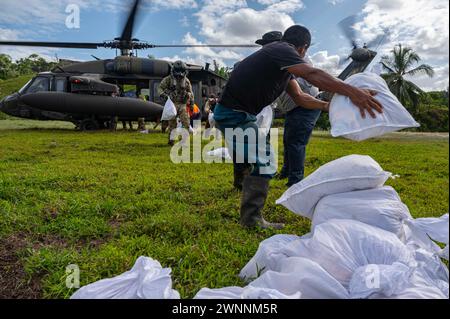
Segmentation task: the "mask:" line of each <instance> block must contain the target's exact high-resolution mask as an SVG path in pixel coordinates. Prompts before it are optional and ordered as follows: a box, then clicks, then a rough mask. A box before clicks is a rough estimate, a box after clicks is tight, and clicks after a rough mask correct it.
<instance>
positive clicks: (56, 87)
mask: <svg viewBox="0 0 450 319" xmlns="http://www.w3.org/2000/svg"><path fill="white" fill-rule="evenodd" d="M53 81H54V84H53V91H56V92H67V79H66V78H54V80H53Z"/></svg>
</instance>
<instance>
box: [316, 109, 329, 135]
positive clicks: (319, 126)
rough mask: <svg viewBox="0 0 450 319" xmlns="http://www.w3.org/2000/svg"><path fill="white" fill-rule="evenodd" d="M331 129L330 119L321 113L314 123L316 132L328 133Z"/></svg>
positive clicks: (324, 113)
mask: <svg viewBox="0 0 450 319" xmlns="http://www.w3.org/2000/svg"><path fill="white" fill-rule="evenodd" d="M330 129H331V124H330V118H329V117H328V113H326V112H322V114H320V117H319V119H318V120H317V123H316V130H323V131H329V130H330Z"/></svg>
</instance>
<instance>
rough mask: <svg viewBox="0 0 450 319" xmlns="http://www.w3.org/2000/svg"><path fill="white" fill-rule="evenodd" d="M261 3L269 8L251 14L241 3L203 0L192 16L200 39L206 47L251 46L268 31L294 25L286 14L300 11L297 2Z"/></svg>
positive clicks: (282, 29)
mask: <svg viewBox="0 0 450 319" xmlns="http://www.w3.org/2000/svg"><path fill="white" fill-rule="evenodd" d="M265 3H267V4H269V3H270V4H269V5H268V6H266V7H265V8H264V9H262V10H255V9H253V8H249V7H248V6H247V3H246V2H245V1H241V0H229V1H220V2H219V1H213V0H206V1H204V6H203V7H202V8H201V9H200V11H199V12H198V13H196V14H195V15H196V16H197V17H198V19H199V22H200V26H199V29H200V31H199V32H200V35H202V36H204V37H205V39H206V41H207V42H209V43H221V44H226V43H254V41H256V39H259V38H260V37H261V36H262V35H263V34H264V33H266V32H268V31H276V30H278V31H284V30H285V29H287V28H288V27H289V26H291V25H293V24H295V23H294V20H293V19H292V17H291V16H290V15H289V14H291V13H293V12H295V11H298V10H300V9H301V8H302V7H303V3H302V2H301V1H299V0H289V1H280V2H277V3H272V2H265Z"/></svg>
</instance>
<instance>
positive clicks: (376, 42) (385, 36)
mask: <svg viewBox="0 0 450 319" xmlns="http://www.w3.org/2000/svg"><path fill="white" fill-rule="evenodd" d="M383 31H384V32H383V33H382V34H380V35H378V36H377V37H376V38H375V39H373V40H372V41H370V42H369V43H367V44H366V47H367V48H369V49H371V48H375V49H378V48H379V47H380V46H382V45H384V44H386V43H387V42H388V41H389V39H390V36H391V33H390V31H389V30H383Z"/></svg>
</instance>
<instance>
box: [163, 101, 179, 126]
mask: <svg viewBox="0 0 450 319" xmlns="http://www.w3.org/2000/svg"><path fill="white" fill-rule="evenodd" d="M176 116H177V109H176V107H175V104H173V102H172V100H171V99H170V97H169V98H167V101H166V104H165V105H164V109H163V113H162V116H161V121H170V120H173V119H174V118H175V117H176Z"/></svg>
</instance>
